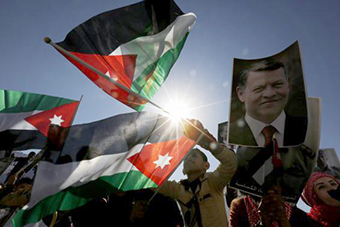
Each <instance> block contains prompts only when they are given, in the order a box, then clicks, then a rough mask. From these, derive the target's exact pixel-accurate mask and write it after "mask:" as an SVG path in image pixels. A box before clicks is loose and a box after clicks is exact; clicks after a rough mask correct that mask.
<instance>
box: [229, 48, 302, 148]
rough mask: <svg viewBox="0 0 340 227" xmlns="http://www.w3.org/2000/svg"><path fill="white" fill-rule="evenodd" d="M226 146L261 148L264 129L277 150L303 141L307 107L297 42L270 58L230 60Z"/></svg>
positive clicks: (266, 143)
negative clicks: (228, 124) (229, 94)
mask: <svg viewBox="0 0 340 227" xmlns="http://www.w3.org/2000/svg"><path fill="white" fill-rule="evenodd" d="M231 97H232V99H231V104H230V116H229V122H230V126H229V134H228V135H229V137H228V143H230V144H235V145H241V146H252V147H264V146H265V145H268V140H266V139H265V137H266V136H265V135H266V133H265V130H266V129H265V128H268V126H269V127H270V128H271V130H272V131H273V132H272V134H275V136H276V139H277V142H278V145H279V147H289V146H297V145H300V144H302V143H303V142H304V141H305V136H306V131H307V123H308V120H307V119H308V116H307V106H306V94H305V85H304V79H303V73H302V66H301V58H300V51H299V45H298V42H295V43H294V44H292V45H291V46H290V47H288V48H287V49H285V50H284V51H282V52H281V53H278V54H276V55H274V56H271V57H268V58H262V59H256V60H242V59H234V70H233V88H232V94H231Z"/></svg>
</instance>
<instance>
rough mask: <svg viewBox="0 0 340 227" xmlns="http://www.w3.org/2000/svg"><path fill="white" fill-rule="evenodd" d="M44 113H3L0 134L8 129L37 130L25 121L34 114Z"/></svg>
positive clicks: (0, 118)
mask: <svg viewBox="0 0 340 227" xmlns="http://www.w3.org/2000/svg"><path fill="white" fill-rule="evenodd" d="M40 112H42V111H41V110H38V111H37V110H35V111H32V112H21V113H1V114H0V132H2V131H5V130H8V129H14V130H15V129H16V130H37V129H36V128H35V127H34V126H33V125H31V124H30V123H28V122H27V121H25V120H24V119H25V118H27V117H29V116H32V115H34V114H37V113H40Z"/></svg>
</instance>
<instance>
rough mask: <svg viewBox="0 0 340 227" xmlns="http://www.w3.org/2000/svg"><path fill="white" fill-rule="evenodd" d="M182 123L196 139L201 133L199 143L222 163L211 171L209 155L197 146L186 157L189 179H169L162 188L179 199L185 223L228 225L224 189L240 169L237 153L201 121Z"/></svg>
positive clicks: (205, 226)
mask: <svg viewBox="0 0 340 227" xmlns="http://www.w3.org/2000/svg"><path fill="white" fill-rule="evenodd" d="M183 123H184V127H185V133H186V135H187V136H188V137H189V138H191V139H193V140H196V141H197V139H198V138H199V137H201V139H200V140H198V145H200V146H201V147H202V148H204V149H206V150H209V151H210V152H211V154H212V155H213V156H214V157H216V158H217V159H218V160H219V161H220V163H221V164H220V165H219V166H218V167H217V169H216V170H214V171H213V172H212V173H207V170H208V168H209V162H208V159H207V156H206V155H205V154H204V153H203V152H202V151H201V150H199V149H197V148H194V149H192V150H191V151H190V153H189V154H188V155H187V157H186V158H185V159H184V166H183V174H185V175H187V179H186V180H182V181H180V182H175V181H166V182H164V183H163V185H162V186H161V187H160V188H159V192H160V193H161V194H163V195H166V196H169V197H171V198H173V199H176V200H177V201H178V202H179V204H180V206H181V209H182V213H183V216H184V220H185V223H186V226H189V227H193V226H198V227H221V226H227V225H228V221H227V215H226V209H225V201H224V194H223V189H224V187H225V186H226V185H227V183H228V182H229V181H230V179H231V178H232V176H233V174H234V173H235V171H236V169H237V157H236V155H235V153H234V151H233V150H230V149H228V148H227V147H225V146H223V145H221V144H220V143H218V142H217V141H216V139H215V138H214V137H213V136H212V135H211V134H210V133H209V132H208V131H207V130H206V129H204V128H203V125H202V124H201V123H200V122H199V121H196V120H190V121H189V122H183Z"/></svg>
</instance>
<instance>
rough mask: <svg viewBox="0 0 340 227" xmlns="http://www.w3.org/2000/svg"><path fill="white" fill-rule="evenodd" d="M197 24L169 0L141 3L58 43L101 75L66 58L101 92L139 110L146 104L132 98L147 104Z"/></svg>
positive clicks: (95, 20) (89, 22)
mask: <svg viewBox="0 0 340 227" xmlns="http://www.w3.org/2000/svg"><path fill="white" fill-rule="evenodd" d="M195 21H196V16H195V15H194V14H193V13H187V14H184V13H183V12H182V11H181V9H180V8H179V7H178V6H177V5H176V3H175V2H174V1H173V0H166V1H158V0H157V1H156V0H149V1H142V2H139V3H136V4H133V5H129V6H126V7H122V8H119V9H114V10H111V11H108V12H104V13H101V14H99V15H97V16H95V17H93V18H91V19H89V20H87V21H86V22H84V23H82V24H80V25H79V26H77V27H76V28H74V29H73V30H72V31H71V32H69V33H68V34H67V36H66V38H65V40H64V41H62V42H60V43H57V44H58V45H59V46H61V47H62V48H64V49H65V50H66V51H68V52H69V53H71V54H73V55H74V56H76V57H78V58H80V59H81V60H83V61H85V62H86V63H87V64H89V65H91V66H93V67H94V68H96V69H97V70H99V71H100V72H102V73H103V74H105V75H106V77H103V76H100V75H98V74H96V73H95V72H93V71H92V70H90V69H88V68H87V67H86V66H84V65H82V64H80V63H78V62H77V61H75V60H73V59H71V58H70V57H68V56H66V55H65V54H64V56H65V57H66V58H67V59H68V60H69V61H70V62H72V63H73V64H74V65H75V66H76V67H77V68H78V69H80V70H81V71H82V72H83V73H84V74H85V75H86V76H87V77H88V78H89V79H90V80H91V81H92V82H94V83H95V84H96V85H97V86H98V87H100V88H101V89H102V90H103V91H105V92H106V93H107V94H109V95H110V96H112V97H113V98H115V99H117V100H119V101H120V102H122V103H124V104H126V105H128V106H130V107H131V108H133V109H135V110H137V111H141V110H142V109H143V107H144V104H145V103H146V101H145V99H141V98H139V97H137V96H138V95H137V96H136V95H135V94H139V95H141V96H143V97H145V98H147V99H149V100H150V99H151V98H152V97H153V96H154V95H155V93H156V92H157V91H158V90H159V88H160V87H161V85H162V84H163V82H164V81H165V80H166V78H167V77H168V74H169V72H170V70H171V68H172V66H173V65H174V63H175V62H176V60H177V59H178V57H179V54H180V52H181V50H182V48H183V46H184V43H185V41H186V39H187V36H188V34H189V32H190V30H191V29H192V27H193V25H194V23H195ZM110 80H115V81H116V82H118V83H119V84H121V85H123V86H125V87H126V88H128V90H130V91H132V92H127V91H125V90H123V89H121V88H119V87H117V86H116V85H115V84H114V83H113V82H111V81H110Z"/></svg>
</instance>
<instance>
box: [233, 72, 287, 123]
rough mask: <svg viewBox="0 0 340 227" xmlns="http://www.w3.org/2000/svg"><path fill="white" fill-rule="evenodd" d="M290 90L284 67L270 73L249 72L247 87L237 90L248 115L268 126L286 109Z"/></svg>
mask: <svg viewBox="0 0 340 227" xmlns="http://www.w3.org/2000/svg"><path fill="white" fill-rule="evenodd" d="M289 90H290V88H289V82H288V79H287V77H286V76H285V72H284V69H283V68H282V67H281V68H278V69H276V70H270V71H269V70H268V71H249V72H248V75H247V80H246V83H245V85H244V86H242V87H237V89H236V91H237V95H238V98H239V100H240V101H241V102H242V103H244V105H245V109H246V112H247V113H248V115H249V116H251V117H252V118H254V119H256V120H258V121H261V122H264V123H267V124H269V123H271V122H272V121H274V120H275V119H276V118H277V117H278V116H279V115H280V113H281V112H282V111H283V109H284V108H285V106H286V104H287V102H288V97H289Z"/></svg>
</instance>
